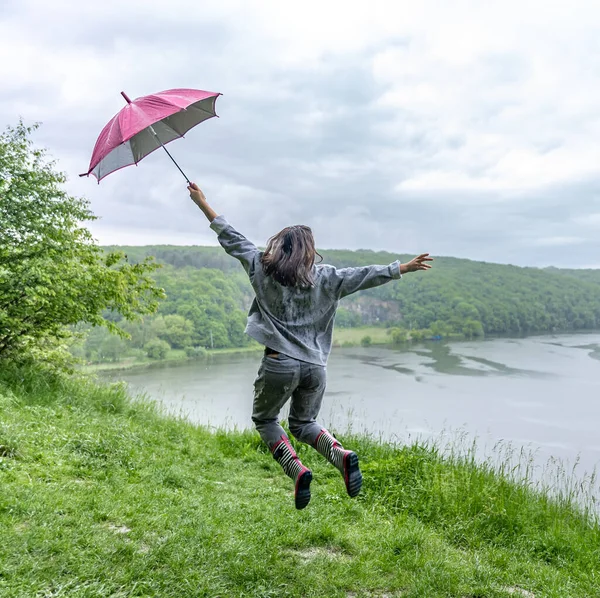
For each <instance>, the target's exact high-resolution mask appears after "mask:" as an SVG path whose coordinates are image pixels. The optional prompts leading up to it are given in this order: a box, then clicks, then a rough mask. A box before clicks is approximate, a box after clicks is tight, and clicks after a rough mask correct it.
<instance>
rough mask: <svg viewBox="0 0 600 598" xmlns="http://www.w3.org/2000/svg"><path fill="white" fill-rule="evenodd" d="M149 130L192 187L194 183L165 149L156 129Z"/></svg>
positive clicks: (150, 127)
mask: <svg viewBox="0 0 600 598" xmlns="http://www.w3.org/2000/svg"><path fill="white" fill-rule="evenodd" d="M148 128H149V129H150V132H151V133H152V135H154V138H155V139H156V141H158V143H159V144H160V146H161V147H162V148H163V149H164V150H165V152H167V156H169V158H171V160H173V164H175V166H177V169H178V170H179V172H180V173H181V174H182V175H183V178H184V179H185V180H186V181H187V183H188V185H191V184H192V183H191V181H190V179H188V177H187V175H186V174H185V172H183V170H181V167H180V166H179V164H177V162H175V158H173V156H171V153H170V152H169V150H168V149H167V148H166V147H165V145H164V143H163V142H162V141H161V140H160V138H159V137H158V135H157V134H156V131H155V130H154V128H153V127H152V125H150V126H149V127H148Z"/></svg>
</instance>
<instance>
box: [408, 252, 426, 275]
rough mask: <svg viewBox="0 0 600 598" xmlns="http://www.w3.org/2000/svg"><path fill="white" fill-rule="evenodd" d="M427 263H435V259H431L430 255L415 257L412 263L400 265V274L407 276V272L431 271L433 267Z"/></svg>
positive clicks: (424, 254)
mask: <svg viewBox="0 0 600 598" xmlns="http://www.w3.org/2000/svg"><path fill="white" fill-rule="evenodd" d="M425 262H433V258H432V257H429V254H428V253H422V254H421V255H418V256H417V257H414V258H413V259H412V260H410V262H407V263H406V264H401V265H400V273H401V274H406V272H417V271H418V270H429V268H431V266H430V265H429V264H427V263H425Z"/></svg>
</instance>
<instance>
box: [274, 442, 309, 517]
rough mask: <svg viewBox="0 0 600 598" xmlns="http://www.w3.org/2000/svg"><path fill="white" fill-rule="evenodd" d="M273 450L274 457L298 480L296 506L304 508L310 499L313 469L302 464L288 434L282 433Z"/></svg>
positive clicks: (293, 478)
mask: <svg viewBox="0 0 600 598" xmlns="http://www.w3.org/2000/svg"><path fill="white" fill-rule="evenodd" d="M271 451H272V452H273V458H274V459H275V461H277V463H279V465H281V467H282V468H283V471H284V472H285V473H286V474H287V475H288V476H289V477H290V478H292V480H294V482H296V488H295V491H294V499H295V502H296V508H297V509H303V508H304V507H305V506H306V505H307V504H308V503H309V501H310V483H311V482H312V471H311V470H310V469H308V467H304V465H302V462H301V461H300V459H298V455H297V454H296V451H295V450H294V449H293V447H292V445H291V444H290V441H289V439H288V438H287V436H283V435H282V436H281V440H279V441H278V442H276V443H275V444H274V445H273V448H272V449H271Z"/></svg>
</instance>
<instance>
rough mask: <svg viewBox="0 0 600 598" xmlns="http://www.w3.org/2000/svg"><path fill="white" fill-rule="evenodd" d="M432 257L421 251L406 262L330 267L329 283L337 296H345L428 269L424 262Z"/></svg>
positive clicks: (430, 260) (429, 260) (428, 266)
mask: <svg viewBox="0 0 600 598" xmlns="http://www.w3.org/2000/svg"><path fill="white" fill-rule="evenodd" d="M432 261H433V258H431V257H429V254H428V253H422V254H421V255H418V256H417V257H415V258H413V259H412V260H410V262H407V263H406V264H401V263H400V262H399V261H395V262H393V263H391V264H389V265H388V266H363V267H359V268H342V269H341V270H337V269H335V268H332V270H331V271H330V272H328V276H327V278H328V279H329V284H330V285H331V286H332V287H333V292H334V294H335V295H336V296H337V297H338V298H340V299H341V298H342V297H346V296H347V295H351V294H352V293H356V292H357V291H362V290H364V289H371V288H373V287H377V286H380V285H382V284H385V283H387V282H389V281H390V280H393V279H397V278H400V277H401V276H402V275H403V274H407V273H408V272H417V271H419V270H429V268H431V266H430V265H429V264H428V263H426V262H432Z"/></svg>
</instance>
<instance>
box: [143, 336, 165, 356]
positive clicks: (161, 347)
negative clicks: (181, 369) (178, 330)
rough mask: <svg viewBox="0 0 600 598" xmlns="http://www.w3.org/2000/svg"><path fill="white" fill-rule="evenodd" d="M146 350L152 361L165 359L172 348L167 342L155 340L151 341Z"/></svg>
mask: <svg viewBox="0 0 600 598" xmlns="http://www.w3.org/2000/svg"><path fill="white" fill-rule="evenodd" d="M144 348H145V349H146V355H148V357H150V359H164V358H165V357H166V356H167V353H168V351H169V349H170V348H171V347H170V346H169V343H167V342H166V341H161V340H158V339H155V340H153V341H150V342H149V343H148V344H147V345H146V346H145V347H144Z"/></svg>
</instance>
